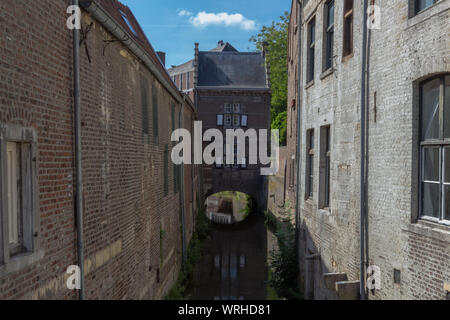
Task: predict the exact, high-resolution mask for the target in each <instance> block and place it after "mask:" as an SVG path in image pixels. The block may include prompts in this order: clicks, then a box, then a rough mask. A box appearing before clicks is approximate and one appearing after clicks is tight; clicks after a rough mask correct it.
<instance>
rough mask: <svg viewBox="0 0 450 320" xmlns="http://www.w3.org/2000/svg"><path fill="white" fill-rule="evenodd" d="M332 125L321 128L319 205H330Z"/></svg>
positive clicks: (321, 206)
mask: <svg viewBox="0 0 450 320" xmlns="http://www.w3.org/2000/svg"><path fill="white" fill-rule="evenodd" d="M330 143H331V131H330V126H325V127H322V128H320V192H319V207H320V208H322V209H323V208H329V207H330V168H331V163H330V154H331V146H330Z"/></svg>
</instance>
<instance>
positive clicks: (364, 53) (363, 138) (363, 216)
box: [359, 0, 368, 300]
mask: <svg viewBox="0 0 450 320" xmlns="http://www.w3.org/2000/svg"><path fill="white" fill-rule="evenodd" d="M367 8H368V0H364V6H363V10H364V12H363V17H364V18H363V21H362V29H363V40H362V61H361V172H360V179H361V180H360V271H359V273H360V281H359V285H360V287H359V293H360V299H361V300H365V299H366V266H365V264H366V263H365V259H366V257H365V238H366V236H365V231H366V230H365V226H366V196H365V195H366V192H365V191H366V79H367V46H368V42H367V29H368V27H367V25H366V22H367Z"/></svg>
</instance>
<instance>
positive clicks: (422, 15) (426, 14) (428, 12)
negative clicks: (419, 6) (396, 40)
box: [406, 1, 450, 29]
mask: <svg viewBox="0 0 450 320" xmlns="http://www.w3.org/2000/svg"><path fill="white" fill-rule="evenodd" d="M448 9H450V5H449V4H448V2H447V1H438V2H436V3H435V4H433V5H431V6H429V7H428V8H425V9H423V10H422V11H419V12H417V13H416V14H415V15H413V16H411V17H410V18H409V19H408V20H407V22H406V28H407V29H408V28H411V27H413V26H415V25H416V24H419V23H422V22H424V21H425V20H428V19H429V18H431V17H433V16H435V15H436V14H439V13H441V12H443V11H445V10H448Z"/></svg>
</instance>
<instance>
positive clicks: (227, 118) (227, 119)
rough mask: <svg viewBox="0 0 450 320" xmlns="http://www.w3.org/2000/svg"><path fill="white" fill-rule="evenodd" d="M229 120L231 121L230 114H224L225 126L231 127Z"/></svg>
mask: <svg viewBox="0 0 450 320" xmlns="http://www.w3.org/2000/svg"><path fill="white" fill-rule="evenodd" d="M231 121H232V119H231V114H226V115H225V126H227V127H231Z"/></svg>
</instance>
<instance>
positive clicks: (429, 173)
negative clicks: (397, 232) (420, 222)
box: [420, 75, 450, 224]
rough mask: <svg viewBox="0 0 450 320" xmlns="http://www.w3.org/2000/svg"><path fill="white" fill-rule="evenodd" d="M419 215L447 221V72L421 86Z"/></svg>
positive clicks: (449, 211) (449, 110)
mask: <svg viewBox="0 0 450 320" xmlns="http://www.w3.org/2000/svg"><path fill="white" fill-rule="evenodd" d="M420 97H421V98H420V100H421V101H420V112H421V114H420V116H421V203H420V205H421V217H422V218H427V219H431V220H434V221H438V222H443V223H446V224H447V223H449V224H450V75H446V76H439V77H435V78H432V79H429V80H427V81H425V82H423V83H422V84H421V88H420Z"/></svg>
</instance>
